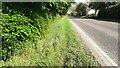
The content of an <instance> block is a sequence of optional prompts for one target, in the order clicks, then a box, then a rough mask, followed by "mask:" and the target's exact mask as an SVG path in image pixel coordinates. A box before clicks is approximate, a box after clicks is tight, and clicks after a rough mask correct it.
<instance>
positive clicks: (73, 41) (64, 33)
mask: <svg viewBox="0 0 120 68" xmlns="http://www.w3.org/2000/svg"><path fill="white" fill-rule="evenodd" d="M26 45H29V46H28V47H26V48H25V49H24V50H23V51H22V52H21V51H20V52H18V54H16V55H14V56H12V57H11V58H10V59H9V60H8V61H6V62H4V61H2V66H99V64H98V62H96V61H95V58H94V57H93V56H92V55H91V54H90V53H88V52H87V51H86V50H85V49H84V43H83V42H82V40H81V39H80V38H79V37H78V36H77V35H76V33H75V29H74V28H73V26H72V25H71V24H70V21H69V20H68V19H67V17H63V18H62V19H61V20H60V21H56V22H55V23H53V24H51V26H50V27H49V29H48V30H47V33H46V35H45V38H44V39H39V40H37V42H36V45H35V44H33V43H31V42H28V43H26ZM33 45H34V46H33Z"/></svg>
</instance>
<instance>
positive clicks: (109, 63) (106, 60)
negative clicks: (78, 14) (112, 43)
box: [69, 19, 118, 66]
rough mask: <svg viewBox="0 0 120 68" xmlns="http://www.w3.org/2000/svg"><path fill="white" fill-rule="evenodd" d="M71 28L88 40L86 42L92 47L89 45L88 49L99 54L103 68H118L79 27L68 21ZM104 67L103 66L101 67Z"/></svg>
mask: <svg viewBox="0 0 120 68" xmlns="http://www.w3.org/2000/svg"><path fill="white" fill-rule="evenodd" d="M69 20H70V21H71V23H72V24H73V26H74V27H75V28H76V29H77V30H78V31H79V32H80V33H81V34H82V36H84V38H86V40H88V42H89V43H90V44H92V45H89V47H91V48H93V49H95V50H94V51H97V53H98V54H99V58H101V59H102V62H103V63H104V64H105V66H118V65H117V64H116V63H115V62H114V61H113V60H112V59H111V58H110V57H109V56H108V55H107V54H106V53H105V52H104V51H103V50H102V49H101V48H100V47H99V46H98V45H97V44H96V43H95V42H94V41H93V40H92V39H91V38H90V37H89V36H88V35H86V33H85V32H84V31H83V30H82V29H80V27H79V26H77V25H76V24H75V23H74V22H73V21H72V20H71V19H69ZM100 54H101V55H100ZM103 66H104V65H103Z"/></svg>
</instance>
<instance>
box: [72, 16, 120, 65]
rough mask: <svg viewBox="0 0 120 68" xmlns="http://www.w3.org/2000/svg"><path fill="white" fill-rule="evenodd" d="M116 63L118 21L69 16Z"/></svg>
mask: <svg viewBox="0 0 120 68" xmlns="http://www.w3.org/2000/svg"><path fill="white" fill-rule="evenodd" d="M70 19H71V21H73V22H74V23H75V24H76V25H78V26H79V28H80V29H81V30H82V31H84V32H85V33H86V35H87V36H89V37H90V38H91V40H93V41H94V42H95V43H96V44H97V45H98V46H99V47H100V48H101V50H103V51H104V52H105V53H106V54H107V55H108V56H109V57H110V58H111V59H112V60H113V61H114V62H115V63H116V64H118V25H119V24H118V23H116V22H109V21H101V20H95V19H80V18H73V17H70Z"/></svg>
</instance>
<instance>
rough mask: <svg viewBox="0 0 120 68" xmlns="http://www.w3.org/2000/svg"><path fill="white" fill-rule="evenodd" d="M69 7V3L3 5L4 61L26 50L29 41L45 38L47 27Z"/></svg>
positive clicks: (14, 3)
mask: <svg viewBox="0 0 120 68" xmlns="http://www.w3.org/2000/svg"><path fill="white" fill-rule="evenodd" d="M69 7H70V3H69V2H67V3H66V2H19V3H17V2H12V3H10V2H9V3H5V2H4V3H2V22H1V26H2V59H3V60H6V59H8V58H9V57H10V56H11V55H13V54H14V53H15V52H16V51H17V50H18V49H23V48H25V46H26V45H25V43H26V42H27V41H31V42H36V40H37V39H42V38H44V36H45V34H46V30H47V27H48V26H49V25H50V24H51V23H52V22H53V21H54V20H55V19H58V16H59V15H60V16H62V15H65V14H66V12H67V9H68V8H69ZM34 46H35V45H34Z"/></svg>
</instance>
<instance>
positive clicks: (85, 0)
mask: <svg viewBox="0 0 120 68" xmlns="http://www.w3.org/2000/svg"><path fill="white" fill-rule="evenodd" d="M88 1H89V0H75V2H83V3H85V2H88Z"/></svg>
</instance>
